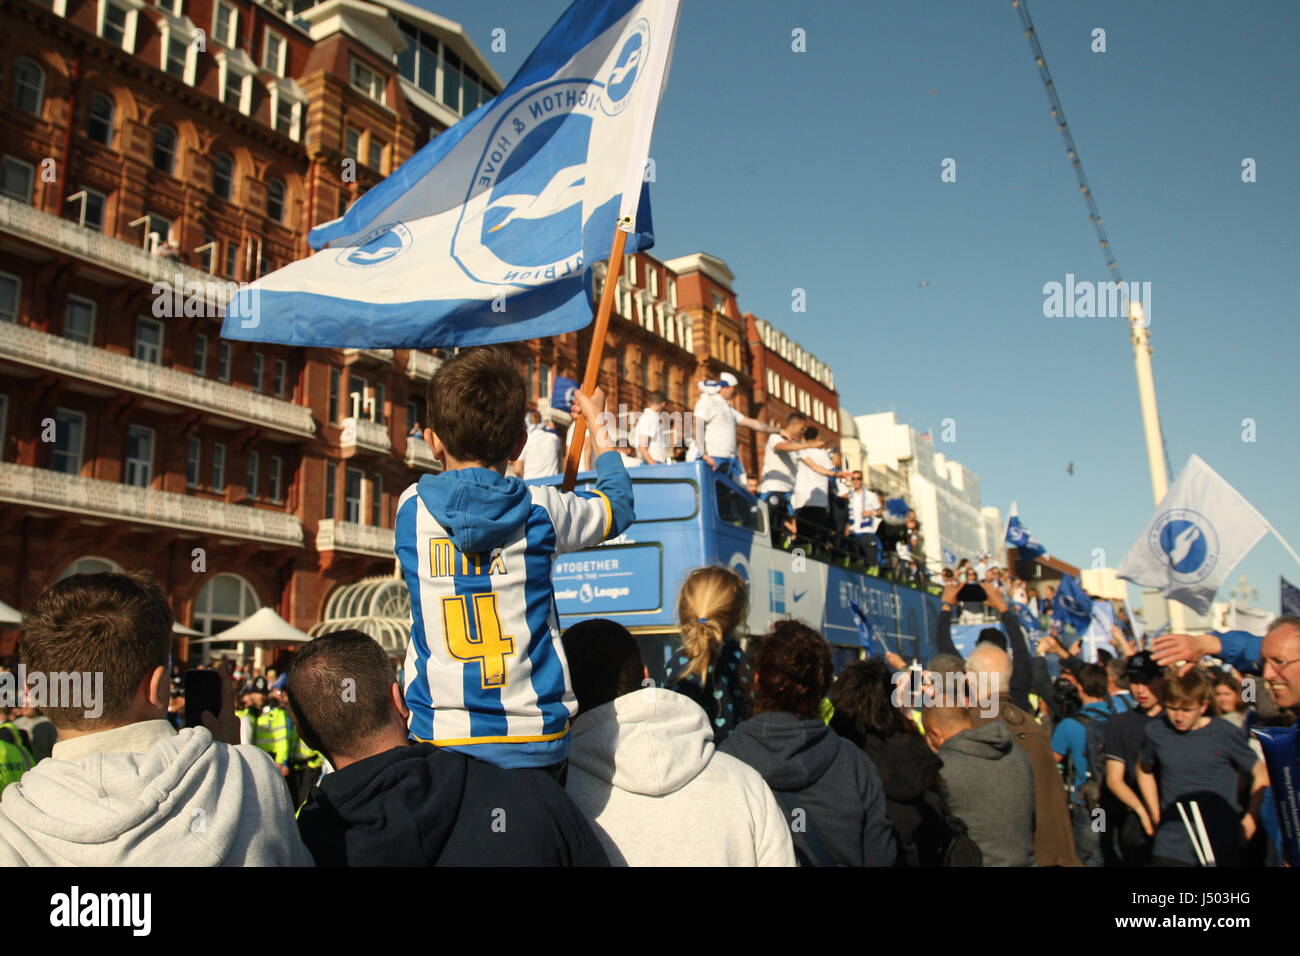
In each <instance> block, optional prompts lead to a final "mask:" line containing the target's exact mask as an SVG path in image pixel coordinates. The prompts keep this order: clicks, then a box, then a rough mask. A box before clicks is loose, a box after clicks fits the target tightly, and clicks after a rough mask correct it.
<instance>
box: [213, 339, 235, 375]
mask: <svg viewBox="0 0 1300 956" xmlns="http://www.w3.org/2000/svg"><path fill="white" fill-rule="evenodd" d="M231 359H232V356H231V354H230V343H229V342H218V343H217V381H218V382H226V383H229V382H230V362H231Z"/></svg>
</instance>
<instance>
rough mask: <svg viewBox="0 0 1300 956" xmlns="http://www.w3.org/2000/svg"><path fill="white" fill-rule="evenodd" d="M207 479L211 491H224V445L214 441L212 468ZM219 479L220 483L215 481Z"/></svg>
mask: <svg viewBox="0 0 1300 956" xmlns="http://www.w3.org/2000/svg"><path fill="white" fill-rule="evenodd" d="M208 477H209V478H210V479H213V480H212V490H213V491H215V492H217V493H221V492H223V491H225V490H226V443H225V442H220V441H214V442H213V443H212V468H211V470H210V471H209V472H208ZM218 477H220V479H221V480H220V481H219V482H218V481H216V480H215V479H217V478H218Z"/></svg>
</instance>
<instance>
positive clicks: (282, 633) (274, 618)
mask: <svg viewBox="0 0 1300 956" xmlns="http://www.w3.org/2000/svg"><path fill="white" fill-rule="evenodd" d="M310 640H311V635H310V634H307V633H305V632H303V631H300V630H298V629H297V628H296V627H294V626H293V625H292V624H290V623H289V622H288V621H286V620H285V619H284V618H282V617H281V616H280V615H278V614H276V613H275V612H274V611H272V610H271V609H270V608H269V607H264V608H262V609H261V610H260V611H257V612H256V613H255V614H253V615H252V616H251V617H249V618H247V619H246V620H243V621H240V622H239V623H238V624H236V625H235V626H234V627H232V628H230V629H229V630H226V631H222V632H221V633H220V634H214V635H213V636H212V637H204V638H200V639H199V640H197V641H190V643H191V644H208V643H210V642H212V641H222V642H225V641H246V642H249V643H257V644H306V643H307V642H308V641H310Z"/></svg>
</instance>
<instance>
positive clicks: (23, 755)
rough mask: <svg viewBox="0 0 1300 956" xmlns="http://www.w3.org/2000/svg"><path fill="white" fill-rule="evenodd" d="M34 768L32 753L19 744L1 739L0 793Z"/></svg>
mask: <svg viewBox="0 0 1300 956" xmlns="http://www.w3.org/2000/svg"><path fill="white" fill-rule="evenodd" d="M31 769H32V759H31V755H30V754H28V753H27V752H26V751H25V750H23V748H22V747H21V746H19V745H18V744H11V743H9V741H7V740H0V793H2V792H3V791H4V788H5V787H7V786H9V784H11V783H17V782H18V780H19V778H21V777H22V775H23V774H25V773H26V772H27V771H28V770H31Z"/></svg>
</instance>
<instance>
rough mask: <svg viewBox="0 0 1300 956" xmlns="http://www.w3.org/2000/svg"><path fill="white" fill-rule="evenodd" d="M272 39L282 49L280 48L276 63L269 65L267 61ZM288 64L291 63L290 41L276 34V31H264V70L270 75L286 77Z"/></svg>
mask: <svg viewBox="0 0 1300 956" xmlns="http://www.w3.org/2000/svg"><path fill="white" fill-rule="evenodd" d="M272 38H274V39H276V40H278V41H279V42H280V47H279V50H280V55H279V56H278V57H276V61H275V62H274V63H268V62H267V60H268V58H269V55H270V52H271V40H272ZM288 62H289V41H288V40H286V39H285V38H284V35H283V34H280V33H276V32H275V31H274V30H263V31H262V69H264V70H267V71H268V72H270V73H274V74H275V75H276V76H281V77H282V76H284V71H285V67H286V65H287V64H288Z"/></svg>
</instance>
